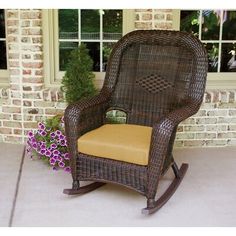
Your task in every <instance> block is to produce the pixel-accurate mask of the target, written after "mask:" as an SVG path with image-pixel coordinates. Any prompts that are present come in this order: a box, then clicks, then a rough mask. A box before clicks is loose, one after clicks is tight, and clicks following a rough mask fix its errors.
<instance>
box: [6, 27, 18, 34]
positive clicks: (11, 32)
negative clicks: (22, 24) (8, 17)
mask: <svg viewBox="0 0 236 236" xmlns="http://www.w3.org/2000/svg"><path fill="white" fill-rule="evenodd" d="M7 34H8V35H10V34H17V35H18V34H19V30H18V28H15V27H14V28H13V27H12V28H10V27H8V28H7Z"/></svg>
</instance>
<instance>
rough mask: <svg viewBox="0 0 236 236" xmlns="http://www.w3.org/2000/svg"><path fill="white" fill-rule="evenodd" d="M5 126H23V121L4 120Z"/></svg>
mask: <svg viewBox="0 0 236 236" xmlns="http://www.w3.org/2000/svg"><path fill="white" fill-rule="evenodd" d="M3 126H5V127H12V128H21V127H22V125H21V122H18V121H3Z"/></svg>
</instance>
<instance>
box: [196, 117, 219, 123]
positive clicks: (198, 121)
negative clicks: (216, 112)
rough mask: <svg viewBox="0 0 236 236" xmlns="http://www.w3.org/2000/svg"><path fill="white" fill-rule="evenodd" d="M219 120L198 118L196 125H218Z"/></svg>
mask: <svg viewBox="0 0 236 236" xmlns="http://www.w3.org/2000/svg"><path fill="white" fill-rule="evenodd" d="M216 123H217V118H196V124H216Z"/></svg>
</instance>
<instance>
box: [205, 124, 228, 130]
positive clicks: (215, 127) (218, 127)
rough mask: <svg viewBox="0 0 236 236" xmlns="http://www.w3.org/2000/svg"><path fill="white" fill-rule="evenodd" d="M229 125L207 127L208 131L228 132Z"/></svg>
mask: <svg viewBox="0 0 236 236" xmlns="http://www.w3.org/2000/svg"><path fill="white" fill-rule="evenodd" d="M226 130H227V125H221V124H215V125H210V124H208V125H206V131H226Z"/></svg>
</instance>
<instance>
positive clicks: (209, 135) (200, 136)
mask: <svg viewBox="0 0 236 236" xmlns="http://www.w3.org/2000/svg"><path fill="white" fill-rule="evenodd" d="M195 138H196V139H214V138H216V133H209V132H208V133H196V134H195Z"/></svg>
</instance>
